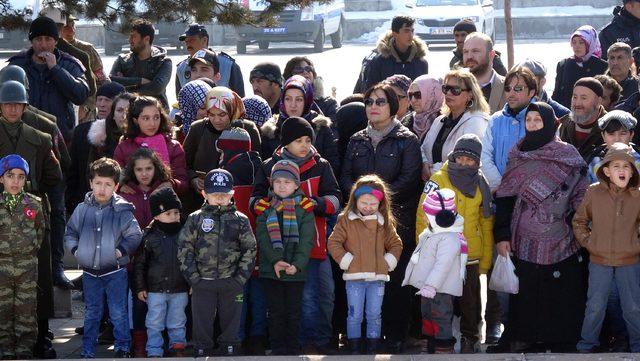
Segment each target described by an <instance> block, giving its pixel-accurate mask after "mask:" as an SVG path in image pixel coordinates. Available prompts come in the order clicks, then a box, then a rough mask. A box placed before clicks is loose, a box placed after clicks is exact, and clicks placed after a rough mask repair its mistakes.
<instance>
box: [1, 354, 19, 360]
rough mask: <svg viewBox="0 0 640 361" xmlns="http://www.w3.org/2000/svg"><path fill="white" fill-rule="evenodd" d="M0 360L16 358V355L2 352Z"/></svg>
mask: <svg viewBox="0 0 640 361" xmlns="http://www.w3.org/2000/svg"><path fill="white" fill-rule="evenodd" d="M0 360H17V358H16V355H9V354H3V355H2V357H0Z"/></svg>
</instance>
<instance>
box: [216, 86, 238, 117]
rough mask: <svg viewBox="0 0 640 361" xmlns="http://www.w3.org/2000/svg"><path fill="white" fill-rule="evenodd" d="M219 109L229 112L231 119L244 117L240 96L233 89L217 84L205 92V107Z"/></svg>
mask: <svg viewBox="0 0 640 361" xmlns="http://www.w3.org/2000/svg"><path fill="white" fill-rule="evenodd" d="M211 108H215V109H220V110H222V111H224V112H226V113H227V114H229V119H230V120H231V121H234V120H237V119H242V118H243V117H244V113H245V110H244V103H242V98H240V96H239V95H238V94H237V93H236V92H234V91H233V90H231V89H229V88H227V87H224V86H217V87H215V88H212V89H211V90H209V93H207V109H211Z"/></svg>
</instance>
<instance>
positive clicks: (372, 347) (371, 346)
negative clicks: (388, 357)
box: [367, 338, 380, 355]
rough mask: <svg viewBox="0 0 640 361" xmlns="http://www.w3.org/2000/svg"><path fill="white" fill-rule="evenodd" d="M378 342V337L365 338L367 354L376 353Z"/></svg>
mask: <svg viewBox="0 0 640 361" xmlns="http://www.w3.org/2000/svg"><path fill="white" fill-rule="evenodd" d="M378 343H380V339H379V338H368V339H367V355H377V354H378Z"/></svg>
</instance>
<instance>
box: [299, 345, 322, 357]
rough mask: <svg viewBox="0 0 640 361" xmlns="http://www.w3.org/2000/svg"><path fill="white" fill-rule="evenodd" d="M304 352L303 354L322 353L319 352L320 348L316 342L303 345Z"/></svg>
mask: <svg viewBox="0 0 640 361" xmlns="http://www.w3.org/2000/svg"><path fill="white" fill-rule="evenodd" d="M302 354H303V355H320V353H319V352H318V349H317V348H316V345H314V344H307V345H303V346H302Z"/></svg>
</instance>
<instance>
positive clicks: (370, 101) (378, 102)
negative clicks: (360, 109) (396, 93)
mask: <svg viewBox="0 0 640 361" xmlns="http://www.w3.org/2000/svg"><path fill="white" fill-rule="evenodd" d="M374 103H375V104H376V105H377V106H379V107H381V106H383V105H385V104H387V103H388V102H387V99H385V98H378V99H376V100H375V101H374V100H373V99H371V98H368V99H365V101H364V105H365V106H367V107H370V106H372V105H373V104H374Z"/></svg>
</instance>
